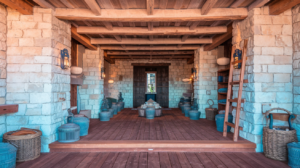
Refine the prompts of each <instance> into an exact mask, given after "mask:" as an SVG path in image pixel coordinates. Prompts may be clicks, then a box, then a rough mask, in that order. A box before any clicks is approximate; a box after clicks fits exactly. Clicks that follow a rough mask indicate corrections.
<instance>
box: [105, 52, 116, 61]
mask: <svg viewBox="0 0 300 168" xmlns="http://www.w3.org/2000/svg"><path fill="white" fill-rule="evenodd" d="M104 60H105V61H107V62H109V63H110V64H115V59H113V58H111V57H110V56H108V55H107V51H104Z"/></svg>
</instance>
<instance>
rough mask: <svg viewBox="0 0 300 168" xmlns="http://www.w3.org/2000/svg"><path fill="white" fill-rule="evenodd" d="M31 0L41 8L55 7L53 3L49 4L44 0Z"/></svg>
mask: <svg viewBox="0 0 300 168" xmlns="http://www.w3.org/2000/svg"><path fill="white" fill-rule="evenodd" d="M33 1H34V2H35V3H37V4H38V5H40V6H41V7H43V8H51V9H53V10H55V7H54V6H53V5H51V4H50V3H48V2H46V1H45V0H33ZM75 10H76V9H75Z"/></svg>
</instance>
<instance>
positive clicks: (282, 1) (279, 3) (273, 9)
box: [269, 0, 300, 15]
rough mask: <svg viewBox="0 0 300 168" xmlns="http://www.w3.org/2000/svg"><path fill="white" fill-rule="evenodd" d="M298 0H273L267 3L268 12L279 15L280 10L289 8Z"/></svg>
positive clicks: (298, 0) (297, 2)
mask: <svg viewBox="0 0 300 168" xmlns="http://www.w3.org/2000/svg"><path fill="white" fill-rule="evenodd" d="M299 3H300V0H289V1H287V0H275V1H272V2H271V3H270V4H269V14H270V15H279V14H281V13H282V12H284V11H286V10H288V9H291V8H292V7H294V6H296V5H298V4H299Z"/></svg>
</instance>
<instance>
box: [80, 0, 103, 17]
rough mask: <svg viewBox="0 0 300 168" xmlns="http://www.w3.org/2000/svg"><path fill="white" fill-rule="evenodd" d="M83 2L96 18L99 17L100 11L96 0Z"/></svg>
mask: <svg viewBox="0 0 300 168" xmlns="http://www.w3.org/2000/svg"><path fill="white" fill-rule="evenodd" d="M84 1H85V3H86V4H87V6H88V7H89V8H90V9H91V11H92V12H93V13H94V14H95V15H97V16H98V15H101V9H100V7H99V5H98V3H97V2H96V0H84Z"/></svg>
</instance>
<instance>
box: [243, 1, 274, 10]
mask: <svg viewBox="0 0 300 168" xmlns="http://www.w3.org/2000/svg"><path fill="white" fill-rule="evenodd" d="M269 1H270V0H256V1H254V2H252V4H251V5H249V6H248V10H249V11H250V10H252V9H253V8H260V7H262V6H264V5H265V4H266V3H268V2H269Z"/></svg>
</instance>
